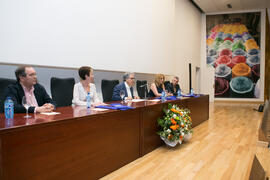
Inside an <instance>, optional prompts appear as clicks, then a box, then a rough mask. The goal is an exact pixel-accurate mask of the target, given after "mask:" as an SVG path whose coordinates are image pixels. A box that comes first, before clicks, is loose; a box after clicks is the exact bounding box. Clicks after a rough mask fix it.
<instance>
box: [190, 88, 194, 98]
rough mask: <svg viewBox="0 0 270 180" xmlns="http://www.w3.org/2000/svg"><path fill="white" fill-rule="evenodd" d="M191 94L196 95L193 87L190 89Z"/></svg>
mask: <svg viewBox="0 0 270 180" xmlns="http://www.w3.org/2000/svg"><path fill="white" fill-rule="evenodd" d="M190 95H192V96H193V95H194V90H193V88H191V89H190Z"/></svg>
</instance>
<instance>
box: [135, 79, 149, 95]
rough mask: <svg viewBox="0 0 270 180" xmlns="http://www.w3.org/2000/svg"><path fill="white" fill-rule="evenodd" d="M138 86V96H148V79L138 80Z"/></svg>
mask: <svg viewBox="0 0 270 180" xmlns="http://www.w3.org/2000/svg"><path fill="white" fill-rule="evenodd" d="M141 86H142V87H141ZM136 88H137V93H138V96H139V97H140V98H142V99H143V98H146V97H147V92H148V88H147V81H146V80H143V81H140V80H137V82H136Z"/></svg>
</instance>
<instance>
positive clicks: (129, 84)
mask: <svg viewBox="0 0 270 180" xmlns="http://www.w3.org/2000/svg"><path fill="white" fill-rule="evenodd" d="M123 80H124V82H122V83H120V84H118V85H116V86H115V87H114V89H113V96H112V100H113V101H120V100H122V98H121V97H120V91H121V90H122V91H124V92H125V96H124V99H125V100H132V99H134V98H135V99H138V97H137V96H134V92H133V86H134V84H135V75H134V73H125V74H124V76H123Z"/></svg>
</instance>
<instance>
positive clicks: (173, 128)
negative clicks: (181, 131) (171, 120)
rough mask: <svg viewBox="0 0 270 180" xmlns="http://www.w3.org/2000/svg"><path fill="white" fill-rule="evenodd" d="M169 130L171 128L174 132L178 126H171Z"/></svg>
mask: <svg viewBox="0 0 270 180" xmlns="http://www.w3.org/2000/svg"><path fill="white" fill-rule="evenodd" d="M170 128H171V129H172V130H176V129H178V128H179V125H172V126H170Z"/></svg>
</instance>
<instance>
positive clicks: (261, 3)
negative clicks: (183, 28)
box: [193, 0, 270, 13]
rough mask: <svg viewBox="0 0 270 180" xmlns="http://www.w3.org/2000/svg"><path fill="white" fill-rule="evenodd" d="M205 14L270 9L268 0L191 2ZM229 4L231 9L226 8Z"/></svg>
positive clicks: (197, 0) (269, 0)
mask: <svg viewBox="0 0 270 180" xmlns="http://www.w3.org/2000/svg"><path fill="white" fill-rule="evenodd" d="M193 1H194V2H195V3H196V4H197V5H198V6H199V7H200V8H201V9H202V10H203V11H204V12H205V13H217V12H222V11H224V12H228V11H241V10H256V9H265V8H270V0H193ZM227 4H231V5H232V8H228V7H227Z"/></svg>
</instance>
